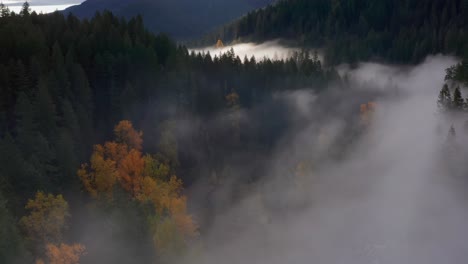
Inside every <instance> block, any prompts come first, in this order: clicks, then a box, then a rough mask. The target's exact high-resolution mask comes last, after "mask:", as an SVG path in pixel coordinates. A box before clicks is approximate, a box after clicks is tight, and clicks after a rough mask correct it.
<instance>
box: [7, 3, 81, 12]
mask: <svg viewBox="0 0 468 264" xmlns="http://www.w3.org/2000/svg"><path fill="white" fill-rule="evenodd" d="M24 2H25V1H17V0H5V1H3V4H5V5H6V6H8V8H9V9H10V10H11V11H14V12H15V13H19V12H20V11H21V8H22V6H23V3H24ZM81 2H82V1H81V0H29V1H28V3H29V4H30V8H31V11H35V12H36V13H44V14H45V13H51V12H55V11H57V10H64V9H66V8H67V7H70V6H72V5H77V4H80V3H81Z"/></svg>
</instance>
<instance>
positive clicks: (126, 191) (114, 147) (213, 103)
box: [0, 6, 339, 263]
mask: <svg viewBox="0 0 468 264" xmlns="http://www.w3.org/2000/svg"><path fill="white" fill-rule="evenodd" d="M0 11H1V12H0V13H1V17H0V36H1V38H0V93H1V95H2V96H1V98H0V117H1V118H0V211H1V215H0V223H1V226H2V227H1V229H0V237H2V239H1V243H0V262H2V263H31V262H32V261H33V260H43V261H45V263H62V262H54V259H55V260H56V259H63V258H70V259H74V260H76V259H80V257H82V258H81V262H80V263H130V262H139V261H140V262H141V263H148V262H149V261H153V260H155V259H159V260H161V261H162V260H168V259H170V257H171V256H173V255H174V254H175V252H178V253H177V254H179V253H180V251H183V250H184V248H185V246H186V244H187V243H189V241H196V240H197V234H198V231H197V226H199V225H202V224H203V223H199V224H198V223H197V221H196V219H192V218H191V216H190V213H189V212H188V211H187V208H186V206H187V204H186V203H187V198H186V197H185V196H184V192H183V187H186V186H189V185H190V184H191V183H192V182H193V181H194V180H200V179H201V178H209V177H210V176H211V175H212V174H213V172H218V173H217V175H218V176H217V177H218V178H219V177H223V175H224V174H225V172H222V171H220V168H223V167H224V166H225V165H226V164H227V163H229V162H232V161H233V160H235V157H236V156H246V158H247V159H248V155H247V154H248V153H250V154H251V155H253V153H257V154H259V153H268V151H269V149H271V148H272V147H273V143H272V142H274V141H275V140H276V139H277V138H278V137H279V136H280V135H281V133H282V131H283V130H284V126H283V123H282V121H281V113H280V111H281V110H280V109H281V108H280V105H277V106H271V110H272V111H273V110H275V109H276V111H277V112H278V115H276V116H272V115H271V112H269V111H258V112H257V114H256V115H257V116H256V117H253V116H252V117H251V118H256V119H258V120H262V122H261V123H258V124H257V125H255V126H252V125H251V124H250V122H249V123H246V122H245V121H243V115H242V110H241V109H245V108H254V106H256V105H259V104H262V102H264V101H266V100H268V99H272V98H274V95H275V93H277V92H282V91H285V90H289V91H294V90H296V89H299V88H304V87H309V88H310V89H313V90H316V91H319V90H320V89H322V88H323V87H325V85H327V84H328V83H330V82H332V81H335V80H336V81H338V80H339V77H338V76H337V73H336V72H335V71H334V70H328V69H325V68H323V67H322V65H321V62H320V61H319V60H318V58H317V56H312V54H310V53H308V52H302V53H298V54H296V56H295V57H294V58H291V59H288V60H286V61H271V60H268V59H264V60H258V61H257V60H256V59H255V58H245V59H244V58H243V59H242V60H241V59H240V58H239V57H237V56H236V55H235V54H234V53H233V52H229V53H227V54H224V55H222V56H221V57H219V56H215V57H212V56H211V55H210V54H194V53H192V54H189V53H188V51H187V49H186V48H185V47H180V46H177V45H176V44H175V43H174V42H172V41H171V40H170V39H169V38H167V37H166V36H164V35H153V34H152V33H150V32H149V31H148V30H147V29H145V27H144V26H143V19H142V17H140V16H138V17H135V18H132V19H130V20H128V21H127V20H125V19H123V18H119V17H116V16H114V15H113V14H111V13H109V12H103V13H97V14H96V16H94V17H93V18H92V19H90V20H83V21H80V20H79V19H78V18H76V17H74V16H72V15H68V16H64V15H63V14H60V13H58V12H56V13H53V14H49V15H38V14H36V13H30V12H29V10H28V8H27V6H25V8H24V9H23V11H22V12H21V13H20V14H15V13H11V12H9V11H8V10H7V8H6V7H4V6H2V7H1V10H0ZM221 117H222V118H221ZM187 118H189V119H190V120H196V121H194V122H193V123H188V124H187V125H189V128H190V129H191V130H190V131H191V132H190V136H187V131H185V130H184V127H183V126H182V127H181V125H180V124H179V125H175V120H186V119H187ZM121 120H126V121H121ZM210 120H218V121H216V122H211V121H210ZM254 123H255V122H254ZM207 124H211V125H210V126H208V125H207ZM93 145H94V146H93ZM144 153H148V154H144ZM236 153H238V154H236ZM239 153H241V154H242V155H240V154H239ZM227 154H228V155H227ZM202 161H203V162H202ZM252 164H254V162H253V161H252ZM175 175H177V176H175ZM252 178H253V176H252V177H251V176H250V175H247V176H246V179H245V180H246V181H250V180H252ZM122 215H125V217H122ZM109 223H112V224H109ZM85 229H86V230H88V231H89V230H98V231H97V232H99V233H100V234H101V236H99V237H98V238H96V237H95V236H94V235H93V233H92V232H91V233H90V232H84V231H83V230H85ZM96 239H98V241H101V242H99V243H100V244H99V243H98V244H99V245H96V244H95V240H96ZM99 239H103V240H99ZM106 239H108V240H106ZM106 243H113V244H112V246H106V245H105V244H106ZM103 252H105V253H103ZM70 261H71V262H66V263H77V262H73V261H72V260H70Z"/></svg>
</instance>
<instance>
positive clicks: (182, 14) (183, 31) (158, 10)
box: [64, 0, 275, 40]
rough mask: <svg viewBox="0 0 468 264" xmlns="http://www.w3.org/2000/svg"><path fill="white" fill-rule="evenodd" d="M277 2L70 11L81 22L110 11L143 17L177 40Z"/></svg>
mask: <svg viewBox="0 0 468 264" xmlns="http://www.w3.org/2000/svg"><path fill="white" fill-rule="evenodd" d="M274 1H275V0H87V1H85V2H83V3H82V4H80V5H76V6H72V7H69V8H67V9H66V10H65V11H64V12H65V13H70V12H71V13H73V14H74V15H76V16H78V17H80V18H90V17H92V16H93V15H94V14H95V13H96V12H97V11H103V10H109V11H111V12H113V13H114V14H116V15H118V16H124V17H127V18H128V17H133V16H136V15H138V14H141V15H142V16H143V21H144V23H145V26H146V28H148V29H149V30H151V31H153V32H155V33H159V32H164V33H168V34H169V35H170V36H172V37H173V38H175V39H178V40H187V39H191V38H196V37H199V36H201V35H203V34H205V33H207V32H210V31H212V30H213V29H214V28H216V27H219V26H221V25H223V24H225V23H228V22H230V21H232V20H234V19H235V18H238V17H240V16H242V15H244V14H246V13H247V12H249V11H251V10H254V9H257V8H261V7H265V6H267V5H268V4H271V3H273V2H274Z"/></svg>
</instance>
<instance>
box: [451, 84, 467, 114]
mask: <svg viewBox="0 0 468 264" xmlns="http://www.w3.org/2000/svg"><path fill="white" fill-rule="evenodd" d="M452 106H453V108H454V109H455V110H463V108H464V107H465V100H464V99H463V97H462V94H461V92H460V88H459V87H457V88H455V92H454V93H453V103H452Z"/></svg>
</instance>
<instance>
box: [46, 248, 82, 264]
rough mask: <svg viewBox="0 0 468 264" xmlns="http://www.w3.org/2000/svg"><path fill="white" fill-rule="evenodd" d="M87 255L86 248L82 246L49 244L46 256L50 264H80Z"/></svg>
mask: <svg viewBox="0 0 468 264" xmlns="http://www.w3.org/2000/svg"><path fill="white" fill-rule="evenodd" d="M84 254H85V247H84V246H83V245H81V244H73V245H67V244H63V243H62V244H60V245H58V246H57V245H54V244H48V245H47V251H46V255H47V258H48V260H49V262H48V263H49V264H78V263H80V258H81V256H82V255H84Z"/></svg>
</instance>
